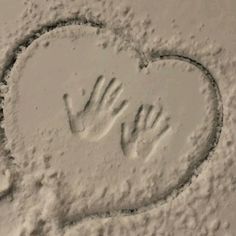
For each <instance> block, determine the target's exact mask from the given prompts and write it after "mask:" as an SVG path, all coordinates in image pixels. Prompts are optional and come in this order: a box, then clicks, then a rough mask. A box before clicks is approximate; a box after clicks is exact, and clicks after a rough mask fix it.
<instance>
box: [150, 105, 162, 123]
mask: <svg viewBox="0 0 236 236" xmlns="http://www.w3.org/2000/svg"><path fill="white" fill-rule="evenodd" d="M162 112H163V108H162V106H161V105H160V106H159V110H158V111H157V112H156V113H155V116H154V117H153V120H152V123H151V126H150V127H156V126H157V125H158V121H159V118H160V117H161V115H162Z"/></svg>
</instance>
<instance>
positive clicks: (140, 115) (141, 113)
mask: <svg viewBox="0 0 236 236" xmlns="http://www.w3.org/2000/svg"><path fill="white" fill-rule="evenodd" d="M148 113H149V106H147V105H146V106H145V105H141V106H140V108H139V109H138V112H137V115H136V117H135V131H136V132H139V131H141V130H143V129H144V128H145V121H146V117H147V115H148Z"/></svg>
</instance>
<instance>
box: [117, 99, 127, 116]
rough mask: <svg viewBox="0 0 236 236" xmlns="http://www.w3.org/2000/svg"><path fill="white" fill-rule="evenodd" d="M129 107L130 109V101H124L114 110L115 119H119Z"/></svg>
mask: <svg viewBox="0 0 236 236" xmlns="http://www.w3.org/2000/svg"><path fill="white" fill-rule="evenodd" d="M127 107H128V101H127V100H124V101H122V102H121V104H120V105H119V106H118V107H117V108H115V109H114V110H113V115H114V116H115V117H118V116H119V115H121V114H122V113H123V112H124V111H125V109H126V108H127Z"/></svg>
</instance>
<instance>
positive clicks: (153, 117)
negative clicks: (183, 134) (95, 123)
mask: <svg viewBox="0 0 236 236" xmlns="http://www.w3.org/2000/svg"><path fill="white" fill-rule="evenodd" d="M162 113H163V108H162V106H161V105H160V106H159V110H155V108H154V106H152V105H141V106H140V107H139V109H138V112H137V114H136V116H135V119H134V125H133V129H132V130H130V128H129V127H128V125H127V124H125V123H122V124H121V148H122V151H123V153H124V155H125V156H127V157H128V158H131V159H136V158H140V157H141V158H147V157H149V156H150V155H151V154H152V153H153V152H154V151H155V148H156V146H157V144H158V141H159V139H160V138H161V136H162V135H163V134H164V133H165V132H166V131H167V130H168V128H169V124H168V118H167V117H164V116H163V115H162Z"/></svg>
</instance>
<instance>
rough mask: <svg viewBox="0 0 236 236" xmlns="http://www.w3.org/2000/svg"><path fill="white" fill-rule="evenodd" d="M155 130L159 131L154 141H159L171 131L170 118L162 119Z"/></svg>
mask: <svg viewBox="0 0 236 236" xmlns="http://www.w3.org/2000/svg"><path fill="white" fill-rule="evenodd" d="M154 128H155V130H156V131H157V133H156V136H155V140H154V141H158V140H159V139H160V137H161V136H162V135H163V134H164V133H165V132H166V131H167V130H168V129H169V124H168V118H166V117H164V118H162V119H161V120H160V121H159V122H158V124H156V125H155V126H154Z"/></svg>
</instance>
